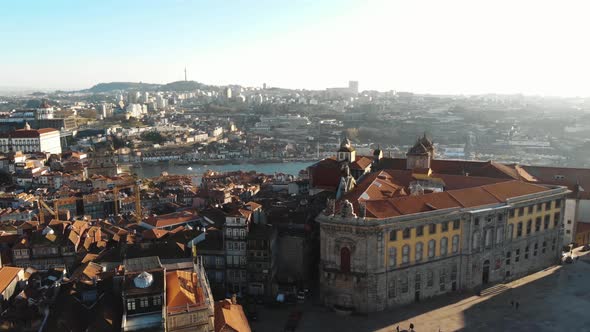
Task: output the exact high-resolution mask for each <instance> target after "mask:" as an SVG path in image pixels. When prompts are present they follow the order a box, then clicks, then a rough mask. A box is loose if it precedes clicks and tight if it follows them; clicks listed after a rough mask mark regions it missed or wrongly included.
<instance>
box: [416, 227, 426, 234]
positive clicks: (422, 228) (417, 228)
mask: <svg viewBox="0 0 590 332" xmlns="http://www.w3.org/2000/svg"><path fill="white" fill-rule="evenodd" d="M422 235H424V226H418V227H416V236H422Z"/></svg>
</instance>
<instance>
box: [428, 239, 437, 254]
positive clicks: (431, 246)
mask: <svg viewBox="0 0 590 332" xmlns="http://www.w3.org/2000/svg"><path fill="white" fill-rule="evenodd" d="M435 247H436V241H434V240H430V241H428V259H433V258H434V250H435V249H434V248H435Z"/></svg>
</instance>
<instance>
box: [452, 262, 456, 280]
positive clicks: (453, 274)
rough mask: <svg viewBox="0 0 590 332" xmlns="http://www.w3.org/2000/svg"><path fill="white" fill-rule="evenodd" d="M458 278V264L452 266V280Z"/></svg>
mask: <svg viewBox="0 0 590 332" xmlns="http://www.w3.org/2000/svg"><path fill="white" fill-rule="evenodd" d="M455 280H457V265H453V266H451V281H455Z"/></svg>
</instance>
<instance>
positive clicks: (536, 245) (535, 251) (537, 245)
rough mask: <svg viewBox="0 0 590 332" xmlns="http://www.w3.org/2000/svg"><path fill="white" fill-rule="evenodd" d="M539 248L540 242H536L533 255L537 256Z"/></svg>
mask: <svg viewBox="0 0 590 332" xmlns="http://www.w3.org/2000/svg"><path fill="white" fill-rule="evenodd" d="M537 249H539V244H538V243H536V242H535V245H534V246H533V256H537Z"/></svg>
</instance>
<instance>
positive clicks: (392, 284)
mask: <svg viewBox="0 0 590 332" xmlns="http://www.w3.org/2000/svg"><path fill="white" fill-rule="evenodd" d="M388 286H389V288H388V290H387V295H388V296H389V298H390V299H392V298H394V297H395V279H391V280H389V285H388Z"/></svg>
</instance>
